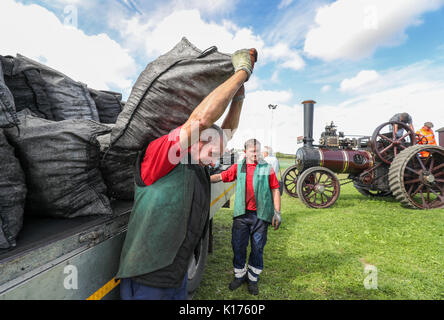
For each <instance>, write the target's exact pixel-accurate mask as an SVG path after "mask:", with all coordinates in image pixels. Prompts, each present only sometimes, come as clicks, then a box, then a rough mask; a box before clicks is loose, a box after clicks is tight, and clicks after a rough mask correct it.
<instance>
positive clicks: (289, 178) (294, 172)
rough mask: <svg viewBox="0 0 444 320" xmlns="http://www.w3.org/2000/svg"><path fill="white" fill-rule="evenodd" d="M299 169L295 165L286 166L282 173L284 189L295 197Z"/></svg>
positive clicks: (296, 195)
mask: <svg viewBox="0 0 444 320" xmlns="http://www.w3.org/2000/svg"><path fill="white" fill-rule="evenodd" d="M298 175H299V170H298V167H297V166H296V165H293V166H291V167H288V168H287V170H285V172H284V174H283V175H282V183H283V184H284V191H285V193H286V194H288V195H289V196H291V197H294V198H297V197H298V193H297V191H296V185H297V182H298Z"/></svg>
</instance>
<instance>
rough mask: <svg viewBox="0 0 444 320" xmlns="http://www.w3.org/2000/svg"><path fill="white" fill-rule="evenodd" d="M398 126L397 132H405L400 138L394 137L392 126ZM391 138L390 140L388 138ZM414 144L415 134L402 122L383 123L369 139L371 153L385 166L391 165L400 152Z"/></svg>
mask: <svg viewBox="0 0 444 320" xmlns="http://www.w3.org/2000/svg"><path fill="white" fill-rule="evenodd" d="M395 125H397V126H398V130H401V129H402V130H405V131H406V133H404V134H403V135H402V136H401V137H400V138H398V137H396V132H395V131H394V126H395ZM390 136H392V138H389V137H390ZM414 144H416V134H415V132H414V131H413V130H412V129H411V128H410V127H409V126H407V125H406V124H404V123H402V122H395V121H390V122H386V123H383V124H382V125H380V126H379V127H377V128H376V130H375V132H374V133H373V136H372V139H371V146H372V150H373V152H374V153H375V154H376V155H377V156H378V158H379V159H381V160H382V161H383V162H385V163H386V164H391V163H392V161H393V159H395V158H396V157H397V156H398V155H399V154H400V153H401V152H402V151H404V150H406V149H407V148H408V147H410V146H413V145H414Z"/></svg>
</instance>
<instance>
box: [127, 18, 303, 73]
mask: <svg viewBox="0 0 444 320" xmlns="http://www.w3.org/2000/svg"><path fill="white" fill-rule="evenodd" d="M121 26H122V28H121V29H120V32H121V34H122V37H123V38H128V39H131V40H130V41H131V45H130V46H131V47H132V48H133V50H136V49H137V46H143V47H144V49H145V53H146V56H147V57H148V58H155V57H157V56H159V55H160V54H163V53H165V52H167V51H169V50H170V49H171V48H172V47H173V46H174V45H175V44H176V43H177V42H179V41H180V39H181V37H183V36H185V37H187V38H188V40H190V41H191V42H192V43H193V44H195V45H196V46H197V47H198V48H201V49H206V48H208V47H210V46H213V45H216V46H217V47H218V49H219V51H221V52H225V53H233V52H235V51H236V50H238V49H242V48H256V49H257V50H258V53H259V57H258V66H259V67H260V66H261V65H264V64H266V63H269V62H277V63H279V64H280V66H281V67H282V68H288V69H292V70H300V69H301V68H303V67H304V65H305V63H304V61H303V59H302V58H301V57H300V55H299V53H298V52H297V51H295V50H293V49H291V48H290V47H289V46H288V45H287V44H285V43H277V44H275V45H274V46H269V45H267V44H266V43H265V42H264V40H263V39H262V38H261V37H260V36H258V35H256V34H255V33H254V31H253V30H252V29H251V28H242V27H238V26H237V25H235V24H234V23H232V22H231V21H228V20H224V21H223V22H222V23H220V24H218V23H215V22H207V21H204V20H203V19H202V17H201V14H200V12H199V11H198V10H179V11H173V12H171V13H170V14H169V15H167V16H165V17H164V18H162V19H160V20H156V21H155V23H154V22H153V21H152V20H150V21H148V22H142V20H141V18H139V17H133V18H131V19H129V20H125V21H123V23H122V24H121Z"/></svg>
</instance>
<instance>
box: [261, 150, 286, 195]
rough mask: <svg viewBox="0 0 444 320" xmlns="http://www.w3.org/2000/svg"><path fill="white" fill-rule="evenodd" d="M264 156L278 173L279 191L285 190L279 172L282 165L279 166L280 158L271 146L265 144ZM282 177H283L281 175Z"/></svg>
mask: <svg viewBox="0 0 444 320" xmlns="http://www.w3.org/2000/svg"><path fill="white" fill-rule="evenodd" d="M262 156H263V158H264V160H265V161H266V162H267V163H268V164H269V165H270V166H271V167H272V168H273V170H274V172H275V173H276V178H277V179H278V181H279V192H280V193H281V196H282V192H283V191H284V184H283V183H282V181H281V180H279V177H278V172H280V166H279V160H278V159H277V158H276V157H275V156H274V154H273V149H271V147H268V146H265V147H264V151H263V152H262ZM281 179H282V177H281Z"/></svg>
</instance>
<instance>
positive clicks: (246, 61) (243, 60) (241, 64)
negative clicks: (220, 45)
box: [231, 49, 257, 81]
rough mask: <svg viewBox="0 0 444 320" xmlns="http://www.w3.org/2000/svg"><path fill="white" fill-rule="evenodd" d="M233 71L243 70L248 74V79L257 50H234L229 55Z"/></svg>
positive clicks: (255, 59)
mask: <svg viewBox="0 0 444 320" xmlns="http://www.w3.org/2000/svg"><path fill="white" fill-rule="evenodd" d="M231 60H232V63H233V67H234V73H236V72H238V71H239V70H245V72H247V74H248V78H247V81H248V79H250V76H251V74H252V73H253V69H254V63H255V62H256V61H257V51H256V49H242V50H238V51H236V52H235V53H234V54H233V56H232V57H231Z"/></svg>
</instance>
